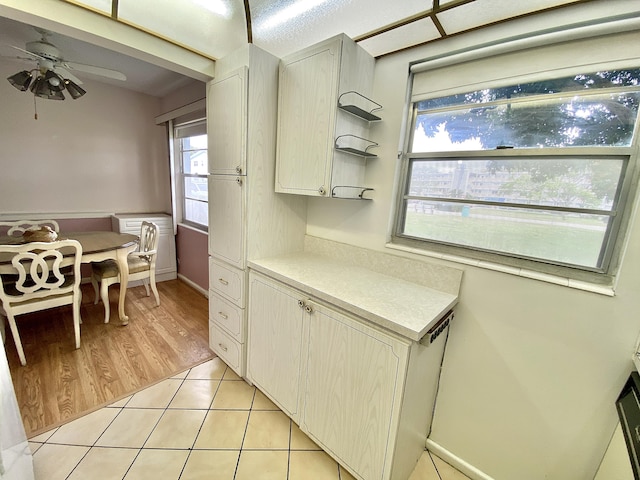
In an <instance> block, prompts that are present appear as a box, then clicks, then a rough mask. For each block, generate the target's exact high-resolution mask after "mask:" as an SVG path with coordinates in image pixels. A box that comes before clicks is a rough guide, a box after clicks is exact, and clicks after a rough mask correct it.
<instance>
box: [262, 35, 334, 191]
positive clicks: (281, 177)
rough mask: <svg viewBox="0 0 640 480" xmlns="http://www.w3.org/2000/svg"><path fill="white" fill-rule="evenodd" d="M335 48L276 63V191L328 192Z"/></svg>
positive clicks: (318, 48)
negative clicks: (278, 80)
mask: <svg viewBox="0 0 640 480" xmlns="http://www.w3.org/2000/svg"><path fill="white" fill-rule="evenodd" d="M340 47H341V41H339V40H338V41H332V42H323V43H322V44H319V45H318V46H315V47H312V48H309V49H306V50H304V51H303V52H301V53H298V54H295V55H292V56H290V57H287V58H286V59H283V60H282V61H281V63H280V72H279V79H280V86H279V90H278V95H279V96H278V142H277V161H276V186H275V189H276V192H285V193H297V194H303V195H316V196H322V195H327V194H330V192H328V191H329V189H330V181H331V159H332V157H333V147H334V138H333V136H334V131H335V117H336V109H337V98H338V97H337V91H338V90H337V89H338V74H339V63H340ZM321 189H323V191H324V193H321Z"/></svg>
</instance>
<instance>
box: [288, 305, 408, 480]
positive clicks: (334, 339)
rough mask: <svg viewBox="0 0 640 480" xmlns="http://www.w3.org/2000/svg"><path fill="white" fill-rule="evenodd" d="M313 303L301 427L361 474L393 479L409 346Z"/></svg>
mask: <svg viewBox="0 0 640 480" xmlns="http://www.w3.org/2000/svg"><path fill="white" fill-rule="evenodd" d="M311 307H312V309H313V311H312V313H311V314H310V315H309V337H308V338H309V342H308V352H307V353H306V357H307V377H306V384H305V386H304V392H303V396H304V403H303V405H304V411H303V412H302V421H301V423H300V428H301V429H302V430H303V431H305V432H307V433H308V434H309V435H310V436H311V437H312V438H314V439H315V440H316V441H317V442H319V444H320V445H322V446H323V447H324V448H325V449H326V450H327V451H329V452H331V453H332V454H333V455H334V456H335V457H336V458H338V459H340V460H341V462H344V464H345V465H346V466H348V467H349V468H351V469H352V470H353V471H354V472H356V473H357V474H359V475H360V476H361V477H362V478H364V479H376V480H380V479H382V478H388V476H389V474H390V467H391V465H390V464H391V459H392V456H393V445H394V442H395V437H396V431H397V424H398V418H399V412H400V402H401V399H402V390H403V387H404V378H405V373H406V366H407V359H408V352H409V346H408V344H407V343H405V342H403V341H401V340H398V339H396V338H394V337H391V336H389V335H386V334H384V333H382V332H379V331H377V330H374V329H372V328H370V327H368V326H366V325H364V324H363V323H361V322H359V321H357V320H355V319H353V318H350V317H347V316H345V315H342V314H340V313H338V312H336V311H333V310H332V309H329V308H326V307H323V306H320V305H316V304H311Z"/></svg>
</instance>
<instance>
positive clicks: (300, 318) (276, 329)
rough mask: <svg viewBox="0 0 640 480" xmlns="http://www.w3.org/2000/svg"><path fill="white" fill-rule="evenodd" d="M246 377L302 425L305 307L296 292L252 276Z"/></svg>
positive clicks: (250, 277)
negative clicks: (301, 377)
mask: <svg viewBox="0 0 640 480" xmlns="http://www.w3.org/2000/svg"><path fill="white" fill-rule="evenodd" d="M249 291H250V302H249V318H250V319H252V320H253V322H252V323H251V326H250V331H249V335H248V340H247V344H248V349H247V350H248V352H247V365H248V372H247V376H248V377H249V380H251V381H252V382H253V383H254V384H255V385H256V386H258V387H259V388H260V389H261V390H263V391H264V392H267V393H268V394H269V395H270V396H271V397H272V398H275V399H277V401H278V404H279V406H280V408H281V409H282V411H284V412H285V413H286V414H287V415H289V416H290V417H291V418H293V419H294V421H296V422H299V420H298V419H299V409H298V403H299V398H300V396H299V386H300V378H299V375H300V370H301V365H302V345H303V341H302V337H303V331H302V329H303V324H304V314H305V311H304V308H303V306H304V305H303V304H302V303H301V302H302V298H303V297H302V296H301V295H300V293H299V292H297V291H296V290H293V289H291V288H288V287H286V286H285V285H282V284H277V283H274V282H271V281H269V280H268V279H266V278H265V277H261V276H257V275H252V274H251V273H250V274H249Z"/></svg>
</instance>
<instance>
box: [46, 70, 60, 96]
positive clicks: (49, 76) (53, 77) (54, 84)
mask: <svg viewBox="0 0 640 480" xmlns="http://www.w3.org/2000/svg"><path fill="white" fill-rule="evenodd" d="M44 79H45V80H46V81H47V83H48V84H49V88H50V89H51V90H53V91H55V92H60V91H62V90H64V82H63V80H62V78H61V77H60V75H58V74H57V73H55V72H54V71H53V70H47V73H46V74H45V76H44Z"/></svg>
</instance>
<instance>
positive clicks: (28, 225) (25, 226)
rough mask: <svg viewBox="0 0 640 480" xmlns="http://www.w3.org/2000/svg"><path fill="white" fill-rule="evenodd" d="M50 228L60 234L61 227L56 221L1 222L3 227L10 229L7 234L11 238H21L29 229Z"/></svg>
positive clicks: (0, 224)
mask: <svg viewBox="0 0 640 480" xmlns="http://www.w3.org/2000/svg"><path fill="white" fill-rule="evenodd" d="M44 226H47V227H50V228H51V230H53V231H54V232H56V233H59V232H60V226H59V225H58V222H56V221H55V220H10V221H0V229H2V228H1V227H8V229H7V232H6V234H7V235H8V236H10V237H19V236H20V235H22V234H23V233H24V232H26V231H27V230H29V229H32V228H37V227H44Z"/></svg>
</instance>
